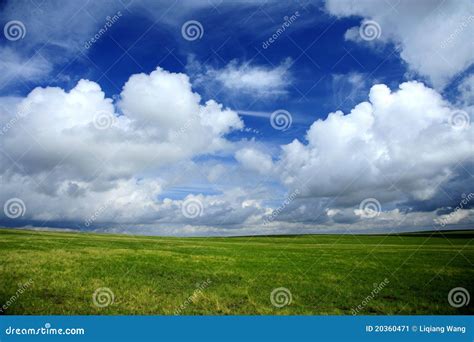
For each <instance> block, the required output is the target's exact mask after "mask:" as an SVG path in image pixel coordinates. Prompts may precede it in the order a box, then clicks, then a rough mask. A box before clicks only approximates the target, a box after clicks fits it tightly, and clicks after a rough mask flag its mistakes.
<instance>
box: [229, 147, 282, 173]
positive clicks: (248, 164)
mask: <svg viewBox="0 0 474 342" xmlns="http://www.w3.org/2000/svg"><path fill="white" fill-rule="evenodd" d="M235 159H236V160H237V161H238V162H239V163H240V164H242V166H243V167H244V168H246V169H248V170H252V171H257V172H259V173H261V174H269V173H271V172H272V168H273V161H272V158H271V157H270V156H269V155H267V154H265V153H263V152H260V151H258V150H256V149H253V148H243V149H241V150H238V151H237V152H236V153H235Z"/></svg>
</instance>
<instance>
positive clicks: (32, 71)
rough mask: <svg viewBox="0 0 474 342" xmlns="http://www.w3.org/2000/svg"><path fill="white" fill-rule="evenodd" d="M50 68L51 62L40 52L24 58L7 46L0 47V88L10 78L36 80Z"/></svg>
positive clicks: (10, 79)
mask: <svg viewBox="0 0 474 342" xmlns="http://www.w3.org/2000/svg"><path fill="white" fill-rule="evenodd" d="M51 69H52V65H51V63H50V62H49V61H48V60H46V59H45V58H43V57H42V56H41V55H40V54H35V55H33V56H31V57H30V58H25V57H23V56H21V55H20V54H19V53H18V52H17V51H15V50H13V49H11V48H9V47H0V89H1V88H4V86H5V85H7V84H8V83H10V81H12V80H18V79H21V80H23V81H25V80H26V81H35V80H38V79H40V78H41V77H44V76H45V75H47V74H49V72H50V71H51Z"/></svg>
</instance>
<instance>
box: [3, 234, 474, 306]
mask: <svg viewBox="0 0 474 342" xmlns="http://www.w3.org/2000/svg"><path fill="white" fill-rule="evenodd" d="M431 235H432V233H423V234H421V233H420V234H408V235H403V236H396V235H378V236H364V235H357V236H356V235H311V236H310V235H306V236H279V237H240V238H168V237H167V238H163V237H145V236H124V235H105V234H104V235H101V234H85V233H55V232H33V231H26V230H23V231H19V230H12V229H0V248H1V263H0V277H1V283H0V305H1V304H2V303H3V304H4V305H5V303H8V304H9V305H7V307H6V308H4V310H3V311H4V312H3V314H9V315H13V314H36V315H38V314H46V315H50V314H104V315H111V314H166V315H168V314H169V315H172V314H175V313H179V314H183V315H211V314H212V315H229V314H237V315H240V314H258V315H262V314H265V315H267V314H271V315H273V314H284V315H286V314H292V315H293V314H295V315H300V314H303V315H308V314H323V315H326V314H336V315H339V314H349V315H350V314H351V313H352V312H353V311H352V310H353V309H355V308H356V307H358V306H360V308H361V309H359V310H358V314H472V313H474V308H473V300H471V303H470V304H469V305H468V306H463V307H461V308H454V307H452V306H450V305H449V303H448V293H449V291H450V290H451V289H452V288H455V287H464V288H466V289H467V290H469V292H470V294H471V296H473V295H474V267H473V264H474V231H464V232H450V233H447V232H445V233H442V234H441V233H435V234H433V235H432V236H431ZM30 279H31V282H30V285H28V286H27V287H26V288H24V291H23V293H21V294H18V289H19V288H21V286H22V284H25V283H26V282H28V281H29V280H30ZM385 279H387V281H388V282H387V283H386V284H385V285H382V288H381V289H380V286H379V289H380V290H379V291H378V293H376V294H374V292H373V290H374V284H375V285H380V283H382V282H384V281H385ZM208 280H209V281H210V283H209V284H207V283H205V284H204V285H203V282H206V281H208ZM102 287H107V288H109V289H110V290H111V291H112V292H113V294H114V301H113V303H110V305H108V306H106V307H98V306H97V305H95V304H94V301H93V294H94V292H95V290H96V289H98V288H102ZM279 287H285V288H287V289H288V290H289V291H290V292H291V296H292V301H291V303H290V304H289V305H286V306H284V307H281V308H278V307H275V306H274V305H272V303H271V300H270V294H271V292H272V290H273V289H275V288H279ZM197 289H200V290H197ZM371 294H372V295H371ZM109 302H110V301H109ZM101 303H102V302H101Z"/></svg>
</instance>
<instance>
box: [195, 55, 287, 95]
mask: <svg viewBox="0 0 474 342" xmlns="http://www.w3.org/2000/svg"><path fill="white" fill-rule="evenodd" d="M291 64H292V60H291V59H289V58H288V59H286V60H284V61H283V62H282V63H281V64H280V65H277V66H275V67H267V66H259V65H252V64H250V63H249V62H245V63H239V62H238V61H237V60H233V61H231V62H230V63H229V64H227V65H226V66H224V67H223V68H220V69H216V68H213V67H211V66H205V65H202V64H200V63H199V62H197V61H196V60H195V59H194V58H191V59H190V60H189V61H188V70H189V71H190V73H191V74H193V75H194V76H193V77H194V79H195V83H196V84H197V85H202V86H207V87H209V84H210V83H212V84H213V85H214V86H215V87H217V88H221V87H224V88H225V89H226V90H228V91H230V92H232V93H234V94H244V95H246V96H255V97H268V96H275V95H283V94H286V93H287V88H288V87H289V86H290V85H291V74H290V71H289V69H290V67H291Z"/></svg>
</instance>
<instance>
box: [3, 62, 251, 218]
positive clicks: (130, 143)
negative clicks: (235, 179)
mask: <svg viewBox="0 0 474 342" xmlns="http://www.w3.org/2000/svg"><path fill="white" fill-rule="evenodd" d="M0 108H3V109H2V111H1V115H0V126H1V127H2V130H1V139H2V151H3V153H2V154H1V155H0V174H1V176H0V177H1V181H2V184H6V186H5V187H3V186H2V198H1V199H2V201H6V200H7V199H8V198H11V197H20V198H22V199H24V200H25V202H28V203H29V204H30V205H29V207H30V210H29V212H28V217H30V218H31V219H35V220H43V219H44V220H49V219H56V220H58V219H59V220H61V219H62V220H77V219H84V217H87V215H90V213H91V210H92V209H93V208H92V207H91V206H94V207H96V208H97V207H101V206H107V207H109V206H110V207H111V208H113V207H115V208H117V209H124V208H127V209H126V210H122V212H120V213H119V214H117V215H114V216H113V217H117V218H118V220H120V217H122V216H124V215H128V216H131V217H135V218H137V219H138V217H141V219H140V221H141V220H145V221H147V220H148V217H154V219H156V213H154V212H153V210H151V209H153V208H154V206H155V205H156V196H157V195H158V194H159V193H160V189H161V187H162V185H163V184H164V181H163V180H160V178H159V177H157V176H156V172H157V171H158V170H159V169H160V168H161V167H163V166H170V165H173V164H174V163H177V162H179V161H182V160H188V159H191V158H193V157H195V156H199V155H203V154H207V153H214V152H218V151H224V150H226V149H227V148H228V146H229V144H230V143H229V142H228V141H227V140H226V139H225V138H224V135H225V134H227V133H229V132H230V131H232V130H234V129H240V128H242V127H243V123H242V122H241V121H240V119H239V117H238V115H237V114H236V113H235V112H233V111H231V110H229V109H225V108H223V107H222V105H220V104H218V103H216V102H215V101H212V100H210V101H208V102H206V103H205V104H201V98H200V96H199V95H198V94H196V93H194V92H193V91H192V90H191V85H190V83H189V79H188V77H187V76H186V75H184V74H178V73H170V72H167V71H165V70H163V69H161V68H157V69H156V70H155V71H153V72H152V73H150V74H149V75H147V74H139V75H133V76H131V77H130V79H129V80H128V82H127V83H126V84H125V85H124V87H123V91H122V93H121V95H120V100H119V101H118V103H115V104H114V102H113V101H112V99H109V98H106V97H105V95H104V93H103V92H102V90H101V88H100V86H99V85H98V84H97V83H94V82H91V81H87V80H81V81H80V82H79V83H78V84H77V85H76V86H75V87H74V88H73V89H71V90H70V91H69V92H67V91H65V90H63V89H60V88H52V87H48V88H36V89H34V90H33V91H32V92H31V93H30V94H28V96H26V97H25V98H2V99H0ZM117 112H119V113H120V114H118V113H117ZM109 202H112V203H113V205H111V204H110V203H109ZM155 211H156V210H155ZM92 212H93V210H92ZM109 212H114V211H113V210H112V209H111V210H109ZM117 212H119V210H117ZM150 212H151V213H150Z"/></svg>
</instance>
